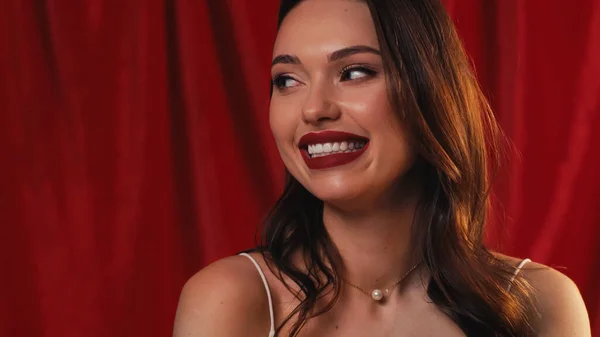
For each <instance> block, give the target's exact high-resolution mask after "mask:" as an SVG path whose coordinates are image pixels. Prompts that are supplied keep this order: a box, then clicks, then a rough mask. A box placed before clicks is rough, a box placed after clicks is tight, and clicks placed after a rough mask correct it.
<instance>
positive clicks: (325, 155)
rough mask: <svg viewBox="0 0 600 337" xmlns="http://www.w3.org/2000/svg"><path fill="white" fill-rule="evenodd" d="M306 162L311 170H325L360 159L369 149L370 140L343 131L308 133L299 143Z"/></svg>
mask: <svg viewBox="0 0 600 337" xmlns="http://www.w3.org/2000/svg"><path fill="white" fill-rule="evenodd" d="M298 147H299V148H300V152H301V154H302V158H303V159H304V162H305V163H306V165H307V166H308V168H310V169H314V170H323V169H329V168H332V167H337V166H341V165H345V164H348V163H350V162H353V161H354V160H356V159H358V158H359V157H360V156H361V155H362V154H363V153H364V152H365V151H366V150H367V148H368V147H369V139H368V138H366V137H362V136H359V135H355V134H352V133H348V132H342V131H332V130H328V131H322V132H318V133H314V132H311V133H307V134H305V135H304V136H303V137H302V138H300V141H299V142H298Z"/></svg>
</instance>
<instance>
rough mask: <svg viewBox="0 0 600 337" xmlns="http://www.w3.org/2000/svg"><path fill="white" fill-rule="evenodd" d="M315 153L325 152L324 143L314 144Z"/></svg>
mask: <svg viewBox="0 0 600 337" xmlns="http://www.w3.org/2000/svg"><path fill="white" fill-rule="evenodd" d="M313 150H314V151H315V152H314V153H323V144H317V145H315V146H314V148H313Z"/></svg>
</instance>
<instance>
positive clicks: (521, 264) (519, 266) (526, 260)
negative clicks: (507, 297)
mask: <svg viewBox="0 0 600 337" xmlns="http://www.w3.org/2000/svg"><path fill="white" fill-rule="evenodd" d="M527 262H531V260H530V259H524V260H523V261H521V263H519V265H518V266H517V269H515V272H514V273H513V276H512V277H511V278H510V283H509V284H508V289H507V290H508V291H510V287H511V286H512V284H513V282H514V280H515V278H516V277H517V275H518V274H519V272H520V271H521V269H523V266H524V265H526V264H527Z"/></svg>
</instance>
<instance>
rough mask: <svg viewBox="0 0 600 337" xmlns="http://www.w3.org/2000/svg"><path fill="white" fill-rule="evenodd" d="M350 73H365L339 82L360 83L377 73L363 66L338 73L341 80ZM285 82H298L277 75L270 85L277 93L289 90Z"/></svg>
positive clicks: (348, 68)
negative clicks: (359, 76) (356, 77)
mask: <svg viewBox="0 0 600 337" xmlns="http://www.w3.org/2000/svg"><path fill="white" fill-rule="evenodd" d="M352 71H361V72H363V73H365V76H364V77H361V78H358V79H355V80H351V79H346V80H344V79H342V80H341V82H345V81H360V80H363V79H365V78H370V77H373V76H375V75H377V71H375V70H373V69H371V68H369V67H367V66H365V65H356V64H354V65H350V66H347V67H344V68H343V69H342V70H341V71H340V72H339V76H341V77H342V78H343V77H344V75H348V74H349V73H350V72H352ZM287 80H293V81H296V82H298V80H296V79H294V78H293V77H291V76H289V75H286V74H277V75H275V76H274V77H273V79H272V80H271V85H272V86H273V87H275V88H276V89H277V90H279V91H283V90H286V89H289V87H286V86H285V81H287Z"/></svg>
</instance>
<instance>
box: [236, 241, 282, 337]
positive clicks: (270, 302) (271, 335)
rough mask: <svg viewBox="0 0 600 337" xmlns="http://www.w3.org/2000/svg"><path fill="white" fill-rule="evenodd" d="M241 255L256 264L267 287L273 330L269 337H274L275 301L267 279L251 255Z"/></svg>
mask: <svg viewBox="0 0 600 337" xmlns="http://www.w3.org/2000/svg"><path fill="white" fill-rule="evenodd" d="M240 255H242V256H245V257H247V258H249V259H250V261H252V263H253V264H254V267H256V270H257V271H258V274H259V275H260V278H261V279H262V281H263V284H264V286H265V291H266V292H267V298H268V299H269V316H270V318H271V330H270V331H269V337H274V336H275V315H274V314H273V299H272V298H271V290H270V289H269V283H268V282H267V278H266V277H265V274H264V273H263V271H262V269H261V268H260V265H259V264H258V262H257V261H256V260H255V259H254V258H253V257H252V256H251V255H250V254H247V253H241V254H240Z"/></svg>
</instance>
